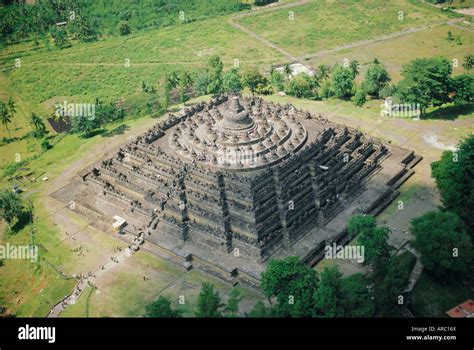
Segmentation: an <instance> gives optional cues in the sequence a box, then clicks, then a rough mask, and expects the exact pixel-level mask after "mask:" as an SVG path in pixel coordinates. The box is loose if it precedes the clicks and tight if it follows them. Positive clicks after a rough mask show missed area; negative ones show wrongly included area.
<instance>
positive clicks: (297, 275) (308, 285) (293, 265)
mask: <svg viewBox="0 0 474 350" xmlns="http://www.w3.org/2000/svg"><path fill="white" fill-rule="evenodd" d="M318 282H319V279H318V274H317V273H316V271H314V270H313V269H311V268H310V267H308V266H306V265H305V264H303V263H302V262H301V261H300V260H299V258H298V257H296V256H293V257H287V258H285V259H282V260H271V261H270V263H269V264H268V266H267V269H266V271H265V272H263V273H262V280H261V289H262V291H263V293H264V295H266V296H267V297H268V298H271V297H273V296H275V297H276V299H277V302H278V305H277V307H276V310H275V312H276V313H277V314H278V315H280V316H292V317H305V316H306V317H308V316H311V313H312V312H311V310H312V309H313V307H314V299H313V295H314V293H315V291H316V289H317V286H318Z"/></svg>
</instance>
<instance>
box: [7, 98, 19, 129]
mask: <svg viewBox="0 0 474 350" xmlns="http://www.w3.org/2000/svg"><path fill="white" fill-rule="evenodd" d="M7 107H8V113H9V115H10V117H11V118H13V117H14V115H15V114H16V104H15V101H13V98H12V97H11V96H10V97H8V102H7ZM13 126H14V127H15V130H16V129H17V126H16V123H15V120H13Z"/></svg>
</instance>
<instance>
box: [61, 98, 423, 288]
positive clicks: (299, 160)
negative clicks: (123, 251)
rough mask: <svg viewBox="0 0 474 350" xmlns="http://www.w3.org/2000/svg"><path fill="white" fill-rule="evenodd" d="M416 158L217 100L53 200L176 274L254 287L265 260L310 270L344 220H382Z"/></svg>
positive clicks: (285, 115)
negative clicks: (135, 244) (116, 225)
mask: <svg viewBox="0 0 474 350" xmlns="http://www.w3.org/2000/svg"><path fill="white" fill-rule="evenodd" d="M420 159H421V158H420V157H419V156H416V155H415V154H414V153H413V152H412V151H408V150H405V149H401V148H398V147H395V146H392V145H390V144H386V143H384V142H382V141H380V140H377V139H374V138H371V137H368V136H367V135H364V134H363V133H361V132H360V131H358V130H355V129H350V128H348V127H346V126H343V125H338V124H335V123H332V122H330V121H328V120H327V119H325V118H323V117H322V116H321V115H319V116H316V115H313V114H311V113H309V112H305V111H302V110H299V109H297V108H295V107H293V106H291V105H280V104H274V103H272V102H267V101H265V100H263V99H261V98H257V97H242V96H237V95H224V96H220V97H218V98H215V99H213V100H211V101H210V102H208V103H204V102H203V103H200V104H197V105H195V106H193V107H189V108H186V109H184V110H183V111H182V112H181V113H180V114H179V115H173V114H170V115H169V117H168V118H167V119H166V120H164V121H162V122H159V123H157V124H156V125H155V126H154V127H153V128H151V129H149V130H148V131H147V132H146V133H145V134H143V135H141V136H139V137H137V138H135V139H134V140H132V141H131V142H129V143H128V144H126V145H123V147H121V148H120V149H119V150H117V151H115V152H114V154H113V155H111V156H109V157H106V158H105V159H103V160H102V161H101V162H100V163H99V164H95V165H94V166H92V167H88V168H87V169H84V170H83V171H81V172H80V174H79V175H78V177H77V180H76V181H74V182H72V183H71V184H69V185H68V186H66V187H64V188H62V189H60V190H59V191H57V192H56V194H55V196H56V197H57V198H59V199H61V200H63V201H65V202H70V201H74V203H75V204H76V210H78V211H80V212H81V213H82V214H83V215H86V216H89V217H91V218H93V222H94V224H95V225H97V226H98V227H99V228H100V229H102V230H106V231H110V232H113V234H114V235H119V236H120V237H121V238H122V239H128V240H130V239H131V238H135V239H137V237H138V239H139V240H141V241H143V244H142V249H145V250H148V251H150V252H152V253H154V254H156V255H158V256H160V257H162V258H165V259H167V260H169V261H172V262H174V263H175V264H177V265H179V266H182V267H183V268H184V269H187V270H189V269H191V268H197V269H200V270H203V271H205V272H207V273H209V274H212V275H215V276H217V277H219V278H221V279H223V280H224V281H227V282H230V283H233V284H235V283H239V282H240V283H243V284H245V285H248V286H252V287H258V285H259V280H260V273H261V272H262V271H264V270H265V264H266V262H267V261H268V260H269V259H270V258H283V257H286V256H290V255H296V256H299V257H300V258H301V259H302V260H303V261H304V262H306V263H307V264H309V265H314V264H315V263H316V262H317V261H318V260H320V259H321V258H322V257H323V256H324V248H325V246H326V245H328V244H333V243H336V244H345V243H347V239H348V237H347V230H346V228H347V222H348V221H349V219H350V217H351V216H352V215H356V214H365V213H366V214H377V213H378V212H379V211H380V210H382V209H383V208H384V207H385V206H386V205H387V204H389V203H390V201H391V200H393V199H394V198H395V197H396V195H397V194H398V192H397V188H398V187H399V186H400V185H401V183H403V182H404V181H405V180H406V179H407V178H408V177H409V176H410V175H411V174H412V173H413V169H412V168H413V166H414V165H415V164H416V163H417V162H418V161H419V160H420ZM114 217H115V218H121V219H123V221H121V223H122V222H123V225H121V226H120V229H119V232H114V231H113V230H112V229H111V227H112V223H113V222H114Z"/></svg>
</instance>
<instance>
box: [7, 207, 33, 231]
mask: <svg viewBox="0 0 474 350" xmlns="http://www.w3.org/2000/svg"><path fill="white" fill-rule="evenodd" d="M31 222H32V220H31V212H30V211H29V210H24V211H23V212H22V213H21V214H20V216H19V217H18V218H17V221H16V223H15V224H14V225H13V226H11V227H10V229H9V233H10V234H16V233H18V232H19V231H21V230H22V229H23V228H25V227H26V226H27V225H29V224H30V223H31Z"/></svg>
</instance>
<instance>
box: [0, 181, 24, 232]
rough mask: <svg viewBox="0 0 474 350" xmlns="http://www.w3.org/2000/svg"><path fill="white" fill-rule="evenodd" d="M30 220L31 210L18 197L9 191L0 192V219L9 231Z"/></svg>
mask: <svg viewBox="0 0 474 350" xmlns="http://www.w3.org/2000/svg"><path fill="white" fill-rule="evenodd" d="M30 218H31V209H30V208H28V206H26V205H25V204H24V203H23V200H22V199H21V197H20V195H19V194H17V193H14V192H13V191H11V190H7V189H5V190H2V191H0V219H2V220H4V221H5V222H6V223H7V224H8V227H9V228H10V229H13V228H14V227H15V226H17V225H18V224H19V225H22V224H25V223H26V222H27V221H28V220H29V219H30Z"/></svg>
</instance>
